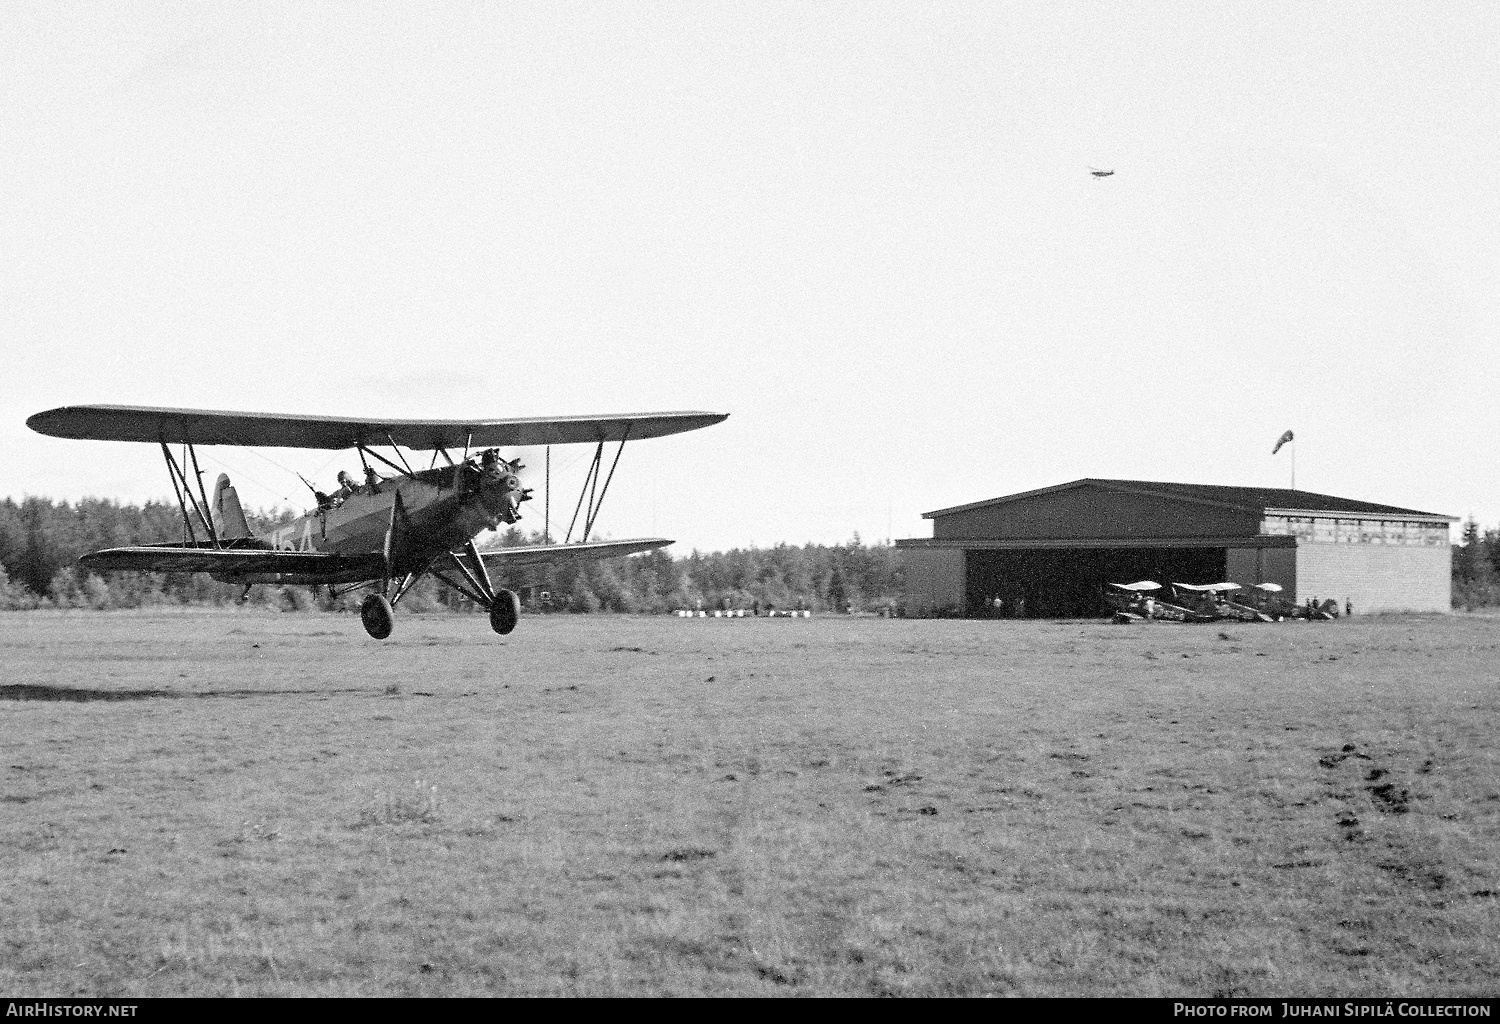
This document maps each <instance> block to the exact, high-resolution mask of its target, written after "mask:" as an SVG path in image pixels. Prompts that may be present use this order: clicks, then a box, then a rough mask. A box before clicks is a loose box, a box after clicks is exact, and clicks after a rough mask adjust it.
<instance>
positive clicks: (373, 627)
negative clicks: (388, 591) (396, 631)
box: [359, 594, 396, 640]
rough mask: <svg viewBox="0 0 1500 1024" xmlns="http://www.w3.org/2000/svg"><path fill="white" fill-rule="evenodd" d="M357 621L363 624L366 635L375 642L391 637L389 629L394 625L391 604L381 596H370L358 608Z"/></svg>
mask: <svg viewBox="0 0 1500 1024" xmlns="http://www.w3.org/2000/svg"><path fill="white" fill-rule="evenodd" d="M359 621H360V622H363V623H364V625H365V632H366V633H369V634H370V635H371V636H373V637H374V638H375V639H376V640H384V639H385V638H386V637H388V636H390V635H391V629H392V627H394V626H395V624H396V622H395V618H394V616H393V615H392V613H391V602H389V601H387V600H386V599H385V597H384V595H382V594H371V595H370V596H369V597H367V598H365V600H364V603H363V604H361V605H360V606H359Z"/></svg>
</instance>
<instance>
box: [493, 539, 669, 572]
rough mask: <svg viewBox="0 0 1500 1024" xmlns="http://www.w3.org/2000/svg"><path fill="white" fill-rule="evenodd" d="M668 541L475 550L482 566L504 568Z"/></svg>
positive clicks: (613, 554) (629, 551) (610, 554)
mask: <svg viewBox="0 0 1500 1024" xmlns="http://www.w3.org/2000/svg"><path fill="white" fill-rule="evenodd" d="M671 543H672V541H669V540H665V539H663V538H661V537H645V538H641V539H638V540H595V541H589V542H588V543H586V544H529V545H523V546H521V547H514V548H488V549H486V550H484V551H481V552H479V556H480V557H481V558H483V559H484V562H485V565H486V567H496V568H507V569H508V568H511V567H514V566H520V565H546V564H548V563H557V562H592V561H597V560H598V559H601V558H618V557H620V556H621V555H634V554H637V553H639V552H641V551H654V550H656V549H657V548H664V547H666V546H667V545H668V544H671Z"/></svg>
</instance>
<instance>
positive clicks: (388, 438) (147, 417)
mask: <svg viewBox="0 0 1500 1024" xmlns="http://www.w3.org/2000/svg"><path fill="white" fill-rule="evenodd" d="M728 416H729V414H728V413H716V412H654V413H623V414H620V415H617V416H553V417H531V418H524V419H501V420H382V419H357V418H352V417H345V416H291V415H285V414H282V413H258V412H212V411H208V410H203V409H149V408H144V407H140V406H129V405H69V406H63V407H61V408H58V409H48V410H47V411H46V412H39V413H37V414H36V415H35V416H32V417H31V418H30V419H28V420H27V421H26V425H27V426H28V427H30V428H31V429H32V430H35V431H37V432H38V433H42V434H49V435H51V436H53V437H68V438H76V439H80V440H88V441H147V442H150V443H152V444H156V443H158V442H161V443H166V444H194V445H205V444H230V445H242V446H246V447H262V448H327V449H342V448H354V447H357V446H359V445H365V446H375V445H388V444H398V445H402V446H403V447H406V448H412V449H417V450H423V451H430V450H433V449H437V448H455V449H459V448H472V447H481V448H483V447H500V448H509V447H520V446H530V445H548V444H594V443H597V442H601V441H624V440H631V441H636V440H640V439H643V438H648V437H664V436H665V435H667V434H676V433H680V432H682V431H684V430H697V429H699V428H700V427H708V426H712V425H713V424H715V423H718V422H720V421H721V420H724V419H727V418H728Z"/></svg>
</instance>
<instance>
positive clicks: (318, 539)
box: [235, 458, 527, 583]
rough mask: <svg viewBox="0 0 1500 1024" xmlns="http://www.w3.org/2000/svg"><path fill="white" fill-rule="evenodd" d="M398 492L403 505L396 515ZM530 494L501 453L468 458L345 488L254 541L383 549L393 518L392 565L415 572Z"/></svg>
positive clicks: (342, 578)
mask: <svg viewBox="0 0 1500 1024" xmlns="http://www.w3.org/2000/svg"><path fill="white" fill-rule="evenodd" d="M398 498H399V500H400V505H401V510H400V513H399V514H395V515H393V512H394V511H395V508H396V503H397V500H398ZM526 498H527V494H526V492H525V491H524V490H523V489H522V488H521V484H520V481H519V479H518V478H517V477H516V475H515V472H514V469H513V467H511V466H510V465H509V464H507V463H505V462H504V461H503V460H499V459H489V458H486V459H485V460H484V461H476V460H466V461H464V462H460V463H458V464H456V465H453V466H444V467H441V468H438V469H429V470H423V471H421V472H417V473H414V474H411V475H410V476H396V477H391V478H388V479H374V480H372V482H371V483H367V484H365V485H363V486H359V487H354V488H345V489H343V490H342V491H341V492H340V493H338V494H335V495H333V496H331V497H328V498H326V500H320V501H319V505H318V508H316V509H313V510H312V511H310V512H306V513H304V514H303V515H300V516H298V517H297V518H296V519H294V520H292V521H291V522H290V523H288V524H287V525H285V526H282V527H278V528H277V529H275V530H272V531H271V532H269V533H266V534H262V535H260V536H257V537H255V538H252V539H251V542H250V543H252V544H253V545H254V546H256V547H269V548H272V549H274V550H278V551H315V552H325V553H328V554H336V555H351V556H370V555H378V556H382V557H384V556H385V554H386V544H387V536H388V534H391V533H392V529H393V523H394V524H395V527H394V540H395V543H394V544H393V545H392V547H391V550H390V557H391V563H390V569H391V571H392V572H393V573H407V572H414V571H418V570H420V569H422V568H423V567H424V566H425V565H427V563H429V562H430V561H432V560H433V559H434V558H437V557H439V556H441V555H443V554H445V553H447V552H449V551H452V550H454V549H455V548H458V547H461V546H463V545H464V544H465V543H466V542H467V541H469V540H470V539H471V538H472V537H474V536H475V535H476V534H478V533H480V532H481V531H483V530H488V529H494V528H495V527H497V526H498V525H499V524H501V523H514V522H516V521H518V520H519V519H520V518H521V513H520V503H521V502H522V501H525V500H526ZM365 578H368V576H367V575H366V574H365V573H364V572H361V571H358V570H348V571H341V572H336V573H319V574H316V575H308V574H301V573H296V574H293V573H277V574H260V575H256V576H254V577H249V576H239V577H236V578H235V579H236V582H244V583H344V582H353V581H356V580H361V579H365Z"/></svg>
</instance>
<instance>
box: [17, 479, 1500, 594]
mask: <svg viewBox="0 0 1500 1024" xmlns="http://www.w3.org/2000/svg"><path fill="white" fill-rule="evenodd" d="M248 518H249V520H250V528H251V529H252V530H254V531H255V532H256V533H264V532H266V531H269V530H273V529H275V528H276V527H278V526H284V525H285V524H286V523H288V522H290V521H291V520H292V519H293V518H295V516H294V513H292V512H291V511H289V510H284V509H283V510H277V511H272V512H259V513H253V514H251V515H249V516H248ZM181 539H182V516H181V513H180V512H179V510H178V508H177V506H176V505H173V504H168V503H165V502H150V501H148V502H146V503H145V504H144V505H127V504H122V503H120V502H115V501H110V500H108V499H105V498H84V499H83V500H81V501H78V502H77V503H70V502H66V501H63V502H54V501H52V500H51V499H48V498H25V499H23V500H21V501H19V502H18V501H16V500H14V499H12V498H6V499H4V500H3V501H0V609H20V608H40V607H53V608H140V607H147V606H151V605H162V604H179V605H181V604H205V605H219V604H227V603H232V602H235V601H238V600H240V598H241V597H242V595H244V588H243V587H240V586H237V585H234V584H227V583H218V582H215V581H213V580H211V579H209V578H208V577H207V576H204V575H201V574H189V573H165V574H159V573H109V574H107V575H106V576H102V577H101V576H95V575H90V574H80V572H79V571H78V566H77V563H78V557H79V556H80V555H83V554H87V553H88V552H90V551H99V550H101V549H103V548H111V547H124V546H126V545H131V544H155V543H163V542H170V541H177V540H181ZM540 539H541V538H540V537H539V536H538V535H537V534H535V533H524V532H523V531H521V530H520V529H518V528H515V527H512V528H511V529H509V530H507V531H505V532H504V533H503V534H500V535H498V536H495V537H494V538H493V539H492V541H491V543H492V544H494V545H497V546H511V545H517V544H535V543H538V542H540ZM1452 553H1453V563H1452V564H1453V569H1452V571H1453V606H1454V607H1455V608H1468V609H1473V608H1482V607H1495V606H1500V528H1496V529H1483V528H1481V527H1480V525H1479V523H1478V522H1477V521H1476V520H1475V519H1474V518H1473V517H1472V516H1471V517H1470V518H1469V520H1468V521H1467V522H1465V523H1464V524H1463V528H1462V535H1461V539H1460V541H1459V543H1457V544H1455V545H1453V549H1452ZM496 582H497V584H499V585H503V586H508V587H510V588H511V589H514V590H517V591H519V592H520V593H521V594H522V597H523V599H524V600H525V602H526V603H527V604H528V605H529V606H530V607H531V609H532V610H536V611H546V610H552V611H568V612H596V611H613V612H646V613H661V612H668V611H672V610H674V609H678V608H689V609H697V608H703V609H713V608H726V607H727V608H751V607H753V606H756V605H759V606H760V608H761V609H762V610H765V609H770V608H781V609H789V608H798V607H802V608H809V609H812V610H815V611H830V610H834V611H878V610H887V609H892V608H894V607H896V606H897V605H898V604H899V602H900V599H901V591H902V576H901V569H900V566H899V565H898V564H897V559H896V557H895V548H893V547H891V546H890V545H889V544H865V543H864V542H863V541H861V540H860V538H859V535H858V534H855V535H854V536H853V538H852V539H850V540H849V541H848V542H847V543H845V544H834V545H827V544H803V545H800V546H798V545H791V544H777V545H776V546H774V547H770V548H735V549H732V550H730V551H716V552H712V553H703V552H700V551H692V552H690V553H688V554H686V555H683V556H680V557H673V555H672V554H671V553H670V552H669V551H666V550H660V551H652V552H648V553H646V554H644V555H638V556H635V557H633V558H618V559H612V560H610V561H606V562H588V563H579V564H576V565H558V566H549V567H539V568H537V569H535V570H528V571H527V572H526V573H525V574H514V575H511V576H509V577H506V576H503V575H502V578H501V579H499V580H497V581H496ZM361 597H363V593H362V592H358V591H356V592H354V593H353V594H350V595H345V596H342V597H338V598H335V597H332V596H331V595H330V594H329V593H328V591H327V588H317V589H316V590H309V588H306V587H292V586H274V585H257V586H255V587H252V588H251V589H250V593H249V596H248V600H249V601H250V602H251V603H254V604H260V605H269V606H275V607H280V608H283V609H286V610H297V609H303V608H314V607H317V608H324V609H333V608H353V607H355V606H356V605H357V604H358V602H359V600H360V598H361ZM403 604H404V605H405V607H407V608H408V609H410V610H412V611H440V610H448V609H451V610H460V611H464V610H472V609H473V603H472V602H471V601H469V600H468V599H467V598H464V597H463V596H462V595H459V594H455V593H453V592H452V591H450V590H448V589H447V588H446V587H443V586H442V585H441V584H438V583H437V582H436V581H433V580H430V579H429V580H424V581H422V582H421V583H419V584H418V585H417V586H416V587H415V588H413V590H412V592H411V593H410V594H409V595H408V596H407V597H406V598H405V600H404V601H403Z"/></svg>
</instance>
